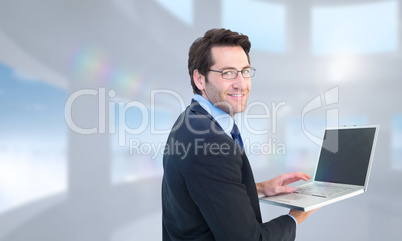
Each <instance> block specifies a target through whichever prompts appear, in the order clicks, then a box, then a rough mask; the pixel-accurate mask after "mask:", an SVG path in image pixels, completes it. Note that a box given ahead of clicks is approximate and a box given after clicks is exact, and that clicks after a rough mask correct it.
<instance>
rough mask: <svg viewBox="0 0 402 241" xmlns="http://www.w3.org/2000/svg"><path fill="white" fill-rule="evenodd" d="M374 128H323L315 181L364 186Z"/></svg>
mask: <svg viewBox="0 0 402 241" xmlns="http://www.w3.org/2000/svg"><path fill="white" fill-rule="evenodd" d="M375 131H376V128H375V127H366V128H346V129H335V130H334V129H330V130H326V131H325V135H324V140H323V145H322V147H321V153H320V158H319V161H318V166H317V171H316V174H315V181H321V182H334V183H343V184H351V185H360V186H364V183H365V181H366V176H367V171H368V168H369V163H370V155H371V150H372V147H373V144H374V143H373V142H374V136H375Z"/></svg>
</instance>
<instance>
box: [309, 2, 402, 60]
mask: <svg viewBox="0 0 402 241" xmlns="http://www.w3.org/2000/svg"><path fill="white" fill-rule="evenodd" d="M398 8H399V7H398V2H397V1H396V0H392V1H380V2H375V3H366V4H358V5H348V6H331V7H328V6H325V7H314V8H313V9H312V38H311V39H312V51H313V54H315V55H328V54H330V55H332V54H369V53H381V52H393V51H396V50H397V49H398Z"/></svg>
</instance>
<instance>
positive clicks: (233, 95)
mask: <svg viewBox="0 0 402 241" xmlns="http://www.w3.org/2000/svg"><path fill="white" fill-rule="evenodd" d="M228 95H229V96H232V97H243V96H244V94H228Z"/></svg>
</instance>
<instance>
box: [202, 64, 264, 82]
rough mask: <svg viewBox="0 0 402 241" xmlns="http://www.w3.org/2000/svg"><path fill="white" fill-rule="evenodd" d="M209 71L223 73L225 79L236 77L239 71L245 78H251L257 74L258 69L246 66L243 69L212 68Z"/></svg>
mask: <svg viewBox="0 0 402 241" xmlns="http://www.w3.org/2000/svg"><path fill="white" fill-rule="evenodd" d="M209 71H213V72H217V73H221V74H222V78H224V79H236V77H237V75H238V74H239V72H240V73H241V75H242V76H243V78H251V77H253V76H254V75H255V71H256V69H255V68H253V67H249V68H244V69H242V70H237V69H223V70H213V69H210V70H209Z"/></svg>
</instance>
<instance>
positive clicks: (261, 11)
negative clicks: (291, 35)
mask: <svg viewBox="0 0 402 241" xmlns="http://www.w3.org/2000/svg"><path fill="white" fill-rule="evenodd" d="M222 25H223V27H224V28H229V29H231V30H233V31H236V32H240V33H243V34H246V35H248V36H249V38H250V41H251V43H252V48H253V49H258V50H263V51H267V52H275V53H283V52H285V51H286V11H285V6H283V5H282V4H277V3H267V2H263V1H255V0H254V1H246V0H223V1H222Z"/></svg>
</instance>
